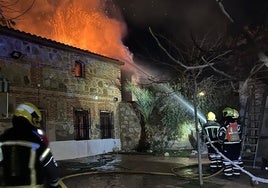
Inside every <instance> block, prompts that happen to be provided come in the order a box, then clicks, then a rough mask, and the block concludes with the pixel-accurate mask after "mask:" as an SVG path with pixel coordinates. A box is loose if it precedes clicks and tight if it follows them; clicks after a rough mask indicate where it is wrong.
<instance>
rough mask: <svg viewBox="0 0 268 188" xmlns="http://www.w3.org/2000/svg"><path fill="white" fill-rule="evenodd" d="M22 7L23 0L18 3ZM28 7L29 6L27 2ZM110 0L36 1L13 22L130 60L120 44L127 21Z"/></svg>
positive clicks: (34, 32)
mask: <svg viewBox="0 0 268 188" xmlns="http://www.w3.org/2000/svg"><path fill="white" fill-rule="evenodd" d="M18 6H19V8H20V10H23V8H22V7H24V9H25V6H27V5H25V1H23V0H21V1H20V3H19V5H18ZM28 6H29V5H28ZM112 13H118V12H117V9H116V7H115V5H114V4H112V2H111V1H109V0H65V1H54V0H42V1H40V0H38V1H35V2H34V5H33V7H32V8H31V9H30V10H29V11H28V12H26V13H25V14H24V15H23V16H21V18H20V19H17V20H15V21H16V27H17V29H19V30H22V31H25V32H29V33H31V34H35V35H38V36H42V37H45V38H49V39H52V40H55V41H57V42H61V43H64V44H67V45H71V46H74V47H78V48H80V49H84V50H88V51H90V52H93V53H97V54H100V55H104V56H107V57H110V58H114V59H118V60H120V61H122V62H127V63H131V62H133V60H132V53H131V52H130V51H129V50H128V48H127V47H126V46H125V45H124V44H123V42H122V39H123V38H124V36H125V35H126V24H125V23H124V22H123V21H121V20H120V19H118V18H119V17H117V18H116V17H115V16H118V15H119V14H113V15H111V14H112Z"/></svg>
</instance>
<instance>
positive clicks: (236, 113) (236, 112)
mask: <svg viewBox="0 0 268 188" xmlns="http://www.w3.org/2000/svg"><path fill="white" fill-rule="evenodd" d="M238 117H239V113H238V111H237V110H236V109H233V118H234V119H238Z"/></svg>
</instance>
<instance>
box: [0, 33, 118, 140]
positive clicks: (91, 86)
mask: <svg viewBox="0 0 268 188" xmlns="http://www.w3.org/2000/svg"><path fill="white" fill-rule="evenodd" d="M104 45H105V44H104ZM12 52H19V55H21V56H20V57H16V56H13V57H12V56H11V54H12ZM76 61H79V62H82V63H83V64H84V65H85V68H84V75H85V76H84V77H76V76H75V62H76ZM122 65H123V63H122V62H119V61H117V60H115V59H111V58H107V57H104V56H101V55H97V54H93V53H91V52H88V51H85V50H81V49H78V48H74V47H71V46H68V45H64V44H61V43H57V42H55V41H51V40H48V39H44V38H41V37H38V36H35V35H30V34H28V33H24V32H20V31H17V30H13V29H8V28H0V78H1V79H3V78H4V79H6V80H8V83H9V92H8V93H0V94H1V95H0V98H1V101H2V102H0V104H1V108H5V107H3V106H4V105H3V104H4V103H5V102H7V101H8V102H7V103H8V104H9V105H8V107H9V110H8V111H9V112H8V113H9V115H10V116H11V115H12V111H13V110H14V108H15V106H16V105H17V104H19V103H21V102H24V101H28V102H32V103H34V104H36V105H37V106H38V107H40V108H42V109H44V112H45V114H46V132H47V135H48V137H49V139H50V140H51V141H57V140H73V139H74V110H76V109H83V110H88V111H89V116H90V117H89V124H90V127H89V130H88V131H89V138H90V139H99V138H100V112H101V111H105V112H106V111H108V112H112V113H113V126H114V127H113V134H112V135H113V138H119V137H120V135H119V134H120V133H119V115H118V111H119V110H118V106H119V103H120V102H121V98H122V97H121V88H120V87H121V78H120V77H121V71H120V67H121V66H122ZM115 99H116V100H115ZM2 111H3V109H2ZM10 116H9V117H6V114H4V113H2V115H1V116H0V133H2V132H3V130H4V129H6V128H7V127H9V126H10V125H11V123H10V121H9V120H10Z"/></svg>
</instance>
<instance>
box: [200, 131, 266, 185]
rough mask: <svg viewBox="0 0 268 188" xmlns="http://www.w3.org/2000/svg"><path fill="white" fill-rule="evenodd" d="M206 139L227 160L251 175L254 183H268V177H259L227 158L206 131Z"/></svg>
mask: <svg viewBox="0 0 268 188" xmlns="http://www.w3.org/2000/svg"><path fill="white" fill-rule="evenodd" d="M204 135H205V137H206V139H207V140H208V141H209V143H210V145H211V147H212V148H213V149H214V150H215V151H216V152H217V153H218V154H219V155H220V156H221V157H222V158H223V159H225V160H226V161H228V162H230V163H231V164H232V165H233V166H235V167H237V168H239V169H240V170H241V172H243V173H245V174H246V175H248V176H249V177H251V181H252V183H254V184H259V183H260V182H261V183H268V179H265V178H261V177H257V176H255V175H253V174H252V173H250V172H249V171H247V170H245V169H244V168H243V167H241V166H239V165H237V164H235V163H234V162H233V161H232V160H230V159H229V158H227V157H226V156H225V155H224V154H222V153H221V152H220V151H219V150H218V149H217V148H216V147H215V146H214V145H213V143H212V142H211V140H210V138H209V136H208V135H207V134H206V133H204Z"/></svg>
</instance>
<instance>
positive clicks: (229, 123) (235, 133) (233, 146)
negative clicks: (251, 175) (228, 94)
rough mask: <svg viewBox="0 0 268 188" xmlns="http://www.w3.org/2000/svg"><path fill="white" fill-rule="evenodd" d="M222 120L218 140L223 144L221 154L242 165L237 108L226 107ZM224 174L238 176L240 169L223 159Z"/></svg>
mask: <svg viewBox="0 0 268 188" xmlns="http://www.w3.org/2000/svg"><path fill="white" fill-rule="evenodd" d="M223 116H224V122H223V124H222V126H221V128H220V130H219V135H218V137H219V140H220V141H221V143H222V145H223V152H222V153H223V155H224V156H225V157H227V158H228V159H229V160H231V161H232V162H233V163H234V164H236V165H238V166H241V167H242V166H243V162H242V160H241V155H240V154H241V125H240V124H239V123H238V121H237V120H238V117H239V113H238V111H237V110H235V109H232V108H230V107H227V108H225V109H224V110H223ZM223 166H224V175H225V176H226V177H231V176H233V175H234V176H239V175H240V172H241V170H240V169H239V168H238V167H236V166H235V165H233V164H232V163H231V162H230V161H228V160H226V159H223Z"/></svg>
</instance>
